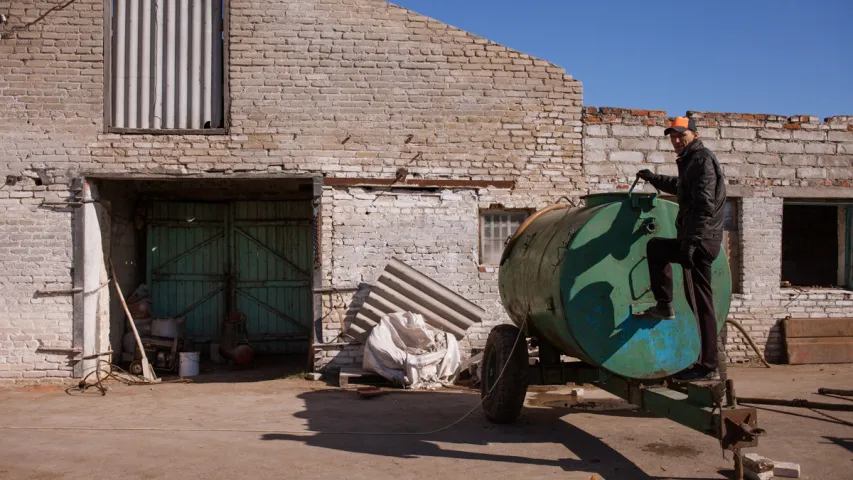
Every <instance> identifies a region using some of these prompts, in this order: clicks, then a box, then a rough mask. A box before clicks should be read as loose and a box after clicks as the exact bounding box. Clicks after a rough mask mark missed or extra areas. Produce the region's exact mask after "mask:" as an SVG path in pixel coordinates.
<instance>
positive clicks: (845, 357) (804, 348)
mask: <svg viewBox="0 0 853 480" xmlns="http://www.w3.org/2000/svg"><path fill="white" fill-rule="evenodd" d="M786 347H787V350H788V363H789V364H791V365H806V364H814V363H853V337H835V338H832V337H821V338H790V339H788V340H787V345H786Z"/></svg>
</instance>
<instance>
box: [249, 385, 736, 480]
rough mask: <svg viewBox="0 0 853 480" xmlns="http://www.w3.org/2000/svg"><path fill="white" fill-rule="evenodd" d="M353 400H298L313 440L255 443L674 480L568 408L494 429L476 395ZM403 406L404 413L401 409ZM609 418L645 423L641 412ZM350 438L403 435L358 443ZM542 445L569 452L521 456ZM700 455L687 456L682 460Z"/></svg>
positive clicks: (332, 393) (345, 394) (533, 411)
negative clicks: (576, 419)
mask: <svg viewBox="0 0 853 480" xmlns="http://www.w3.org/2000/svg"><path fill="white" fill-rule="evenodd" d="M355 395H356V394H355V393H354V392H352V391H340V390H321V391H311V392H305V393H302V394H300V395H299V396H298V398H299V399H301V400H303V401H304V402H305V410H303V411H302V412H299V413H297V414H296V415H295V416H296V417H297V418H300V419H305V420H307V423H308V424H307V428H308V429H310V430H312V431H316V432H319V433H315V434H314V435H312V436H305V435H292V434H285V433H268V434H263V435H262V436H261V438H262V439H263V440H267V441H285V442H300V443H304V444H305V445H308V446H312V447H319V448H326V449H330V450H337V451H342V452H350V453H359V454H367V455H377V456H381V457H391V458H399V459H408V458H422V457H427V458H437V459H438V458H441V459H455V460H479V461H487V462H502V463H505V464H507V466H512V465H517V466H520V465H528V466H542V467H552V468H559V469H561V470H563V471H564V472H585V478H589V476H592V475H594V474H595V475H598V476H601V477H604V478H620V479H628V480H630V479H642V480H648V479H659V478H676V477H671V476H666V477H658V476H652V475H649V474H647V473H646V472H644V471H643V470H641V469H640V468H639V467H638V466H637V465H635V464H634V463H633V462H631V461H630V460H629V459H628V458H626V457H625V456H623V455H622V454H620V453H619V452H618V451H616V450H615V449H613V448H611V447H610V446H609V445H607V444H606V443H604V442H602V441H601V440H600V439H599V438H598V437H596V436H595V435H593V434H591V433H589V432H586V431H585V430H583V429H580V428H578V427H576V426H574V425H572V424H571V423H569V422H567V421H565V420H564V419H563V417H564V416H565V415H566V414H567V413H568V411H567V410H566V409H562V408H525V410H524V412H523V416H522V418H521V419H520V420H519V421H518V422H517V423H515V424H513V425H495V424H492V423H490V422H488V421H487V420H486V419H485V417H484V416H483V415H482V413H481V411H480V410H479V408H478V405H479V400H480V397H479V395H470V394H463V393H449V392H412V391H407V392H392V393H390V394H387V395H383V396H380V397H377V398H374V399H372V400H370V401H361V400H353V398H355ZM403 404H404V405H405V407H404V408H400V407H401V405H403ZM472 408H473V409H474V413H472V414H471V415H469V416H468V417H466V418H465V419H464V420H462V421H461V422H459V423H457V424H455V425H454V426H453V427H452V428H449V429H446V430H443V431H438V432H435V433H431V434H426V435H423V434H420V433H419V432H429V431H435V430H438V429H441V428H442V427H443V426H446V425H449V424H451V423H453V422H454V421H456V420H457V419H459V418H460V417H462V416H463V415H464V414H465V413H466V412H469V411H471V409H472ZM341 412H346V415H341ZM607 414H609V415H619V416H637V415H640V416H646V414H644V413H642V412H639V413H637V412H621V411H620V412H608V413H607ZM342 432H343V433H342ZM356 432H375V433H388V432H397V433H401V435H368V436H360V435H358V434H357V433H356ZM541 443H553V444H556V445H563V446H564V447H565V449H566V450H567V451H566V452H565V453H561V454H560V455H561V456H563V458H541V457H540V458H537V457H536V456H534V455H528V454H526V453H525V452H526V451H527V450H526V449H525V448H524V446H525V444H541ZM653 445H654V444H650V445H647V447H648V448H651V447H652V446H653ZM703 454H705V452H698V451H696V452H692V451H691V452H687V453H683V454H680V455H681V456H695V455H703ZM721 473H723V474H728V472H721ZM716 478H719V477H716ZM709 480H710V479H709Z"/></svg>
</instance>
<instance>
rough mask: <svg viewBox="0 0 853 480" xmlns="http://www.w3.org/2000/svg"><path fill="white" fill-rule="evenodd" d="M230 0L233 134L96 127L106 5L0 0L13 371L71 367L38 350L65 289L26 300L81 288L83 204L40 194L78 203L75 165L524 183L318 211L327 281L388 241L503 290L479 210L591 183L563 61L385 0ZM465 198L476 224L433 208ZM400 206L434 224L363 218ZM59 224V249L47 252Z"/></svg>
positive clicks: (6, 321)
mask: <svg viewBox="0 0 853 480" xmlns="http://www.w3.org/2000/svg"><path fill="white" fill-rule="evenodd" d="M229 5H230V11H229V19H230V26H229V27H230V37H229V40H230V54H231V56H230V58H229V67H230V68H229V70H228V78H229V89H230V94H231V98H230V100H231V102H230V111H229V116H230V121H231V129H230V131H229V133H228V134H227V135H212V136H206V135H127V134H123V135H119V134H112V133H105V129H104V125H103V112H104V103H103V96H104V83H103V82H104V56H103V52H104V38H103V19H104V10H103V9H104V3H103V2H102V1H100V0H76V1H75V2H72V3H70V4H69V5H67V6H66V7H65V8H63V9H57V10H53V11H50V9H51V8H53V7H55V6H56V3H55V2H52V1H49V0H23V1H15V2H11V1H8V0H0V12H3V13H5V14H7V16H8V17H9V23H8V24H7V25H6V26H4V27H2V28H0V33H2V38H0V102H2V106H3V108H2V109H0V130H2V131H3V135H0V152H2V156H0V174H2V175H3V176H4V177H5V176H6V175H11V176H15V177H18V176H21V177H22V181H21V182H18V183H17V184H15V185H10V186H7V187H4V188H2V189H0V238H3V239H6V238H8V239H9V240H10V241H11V242H12V245H13V246H12V247H11V248H9V249H5V250H0V260H1V261H2V262H3V264H4V265H6V264H7V263H8V264H10V265H14V268H12V269H10V270H9V271H8V272H0V288H2V289H3V293H4V294H5V295H4V298H3V299H2V300H0V301H2V302H3V303H0V305H2V308H3V313H5V314H6V315H4V316H3V317H0V375H2V378H7V379H23V378H24V377H29V376H44V375H50V376H65V375H68V374H69V373H70V369H69V367H68V366H67V365H66V364H67V362H66V360H67V359H66V356H65V355H64V354H57V353H53V354H49V355H47V356H45V355H41V354H39V355H36V354H35V353H34V352H35V349H36V348H37V343H38V342H37V340H36V336H38V335H44V336H45V341H47V342H53V344H56V345H57V346H58V347H61V348H68V347H71V338H70V335H71V303H70V297H68V296H66V297H53V298H48V299H42V298H39V299H35V298H33V294H34V292H35V290H36V289H38V288H41V287H42V281H44V282H46V283H50V284H56V285H64V286H66V287H70V283H71V271H70V269H71V260H72V258H71V256H72V248H71V240H70V230H71V221H70V214H69V213H68V212H67V211H65V210H63V211H61V212H54V211H53V210H50V209H44V208H42V209H39V208H37V207H36V205H37V204H39V203H40V202H41V201H42V200H44V199H49V200H51V201H59V200H65V199H67V198H68V197H69V196H70V193H71V192H70V191H69V182H70V180H71V179H72V178H75V177H77V176H81V175H85V176H90V177H91V176H97V175H104V174H111V173H116V172H117V173H121V174H133V175H136V176H151V175H165V176H188V175H194V176H198V175H205V174H226V175H227V174H231V173H241V174H250V173H255V174H258V175H259V176H261V177H262V176H265V175H267V174H276V175H286V174H287V173H289V172H293V173H299V174H305V173H320V174H323V175H326V176H328V177H351V178H383V179H392V178H394V176H395V174H396V172H397V170H398V169H399V168H401V167H405V168H406V169H407V170H408V171H409V178H414V179H442V180H478V181H508V182H514V188H512V189H504V190H483V191H480V192H477V193H472V191H471V190H468V191H461V192H455V191H453V192H447V193H443V194H442V195H444V196H445V197H446V198H444V199H441V198H440V197H430V196H429V194H426V193H409V194H399V195H397V194H394V198H395V199H396V198H399V200H395V202H398V203H399V205H397V204H396V203H395V204H391V203H389V200H388V198H383V199H382V200H381V201H379V200H377V202H376V203H379V204H382V205H383V208H388V209H391V210H390V211H389V212H388V213H382V214H380V213H378V211H377V212H376V214H375V215H374V216H373V217H372V218H371V217H369V216H365V218H364V219H360V217H358V216H355V217H352V216H351V215H350V213H354V212H355V208H356V206H358V205H363V204H364V202H366V201H367V200H366V199H363V198H357V197H358V196H365V195H370V194H369V193H366V192H364V193H348V190H347V189H345V188H344V189H340V190H335V192H337V193H336V194H338V195H343V194H346V195H351V196H352V198H351V199H349V200H346V201H343V200H341V201H336V200H334V198H324V199H323V202H324V207H327V206H333V208H325V209H324V222H325V225H329V224H331V225H333V226H336V227H337V228H338V232H337V233H334V234H333V233H332V231H331V230H329V229H325V230H324V231H323V233H322V234H323V238H324V239H326V238H330V239H331V238H334V241H333V242H328V243H327V242H325V241H324V243H323V249H324V250H323V258H324V260H325V262H326V265H327V266H330V270H329V271H328V272H327V273H328V275H327V276H326V277H324V280H325V281H327V284H325V285H324V287H335V286H338V285H336V283H337V282H339V281H345V282H349V281H356V280H357V279H364V280H369V279H370V277H371V275H373V274H375V273H376V272H377V271H378V270H379V269H381V268H382V267H383V266H384V264H383V262H384V261H385V257H386V256H387V255H389V254H393V253H395V252H397V251H402V255H404V257H406V258H408V259H410V260H411V261H413V262H415V263H420V265H421V266H422V267H425V268H428V269H433V270H434V273H435V274H437V275H442V276H445V277H446V278H447V281H449V282H451V283H453V285H455V286H456V287H458V289H460V290H462V291H463V292H464V293H465V294H471V295H472V296H475V297H477V298H481V299H486V298H490V299H492V300H489V301H490V302H493V301H494V300H493V297H494V293H495V292H494V289H495V288H496V285H495V281H494V278H493V274H489V273H488V272H486V273H482V272H479V271H478V270H477V266H476V265H475V264H472V263H471V259H472V258H473V257H472V255H474V253H473V251H474V248H475V247H476V242H474V243H472V241H473V240H472V238H471V236H470V235H471V232H474V234H476V228H477V227H476V225H477V221H476V218H477V206H478V205H481V204H483V203H485V202H488V203H487V204H486V206H488V205H491V204H493V203H499V204H503V205H505V206H507V207H510V206H512V207H526V208H536V207H543V206H545V205H548V204H549V203H552V202H554V201H556V199H558V198H559V197H560V196H563V195H568V196H575V195H577V194H578V193H581V192H583V191H584V190H585V185H584V182H585V177H584V175H583V169H582V165H581V135H582V125H581V104H582V88H581V84H580V82H578V81H576V80H574V79H573V78H571V76H569V75H567V74H566V72H565V71H564V70H563V69H562V68H560V67H558V66H556V65H553V64H551V63H548V62H546V61H543V60H540V59H537V58H534V57H531V56H529V55H526V54H523V53H520V52H516V51H513V50H510V49H508V48H506V47H504V46H501V45H497V44H495V43H493V42H490V41H488V40H486V39H483V38H480V37H477V36H475V35H472V34H470V33H467V32H464V31H460V30H458V29H455V28H453V27H450V26H448V25H446V24H442V23H440V22H437V21H435V20H432V19H429V18H427V17H424V16H421V15H418V14H417V13H414V12H411V11H408V10H406V9H402V8H399V7H397V6H394V5H392V4H389V3H386V2H383V1H380V0H284V1H282V0H275V1H273V0H240V1H232V2H229ZM48 11H50V12H49V13H47V12H48ZM45 13H47V15H43V14H45ZM37 19H38V21H36V20H37ZM0 178H2V177H0ZM36 179H39V181H40V182H41V183H42V185H41V186H37V185H36ZM457 197H458V198H457ZM412 199H415V200H412ZM410 201H411V202H414V204H412V205H409V204H408V202H410ZM329 202H331V203H329ZM424 202H426V203H424ZM429 202H433V203H435V202H438V203H436V204H435V205H433V204H432V203H429ZM460 202H461V203H464V204H465V205H466V206H465V212H464V216H465V220H462V219H461V218H457V219H456V220H447V221H448V222H450V223H449V224H435V223H431V222H434V221H433V220H431V219H430V220H427V218H428V215H431V214H436V215H444V216H445V218H450V217H453V218H456V217H461V215H462V213H459V212H457V211H455V210H453V207H452V205H454V204H456V203H460ZM335 208H340V209H342V210H339V211H337V212H335V213H332V212H331V210H333V209H335ZM364 208H367V207H364ZM347 209H352V212H349V211H347ZM398 209H399V210H398ZM418 209H421V210H418ZM448 209H449V210H448ZM403 211H406V212H421V213H413V214H414V215H415V217H414V218H416V219H418V221H419V222H422V223H420V224H413V230H412V231H416V232H421V233H422V235H419V236H414V237H413V236H411V235H409V234H404V233H400V234H397V237H396V238H395V239H394V240H393V241H392V242H391V243H387V242H386V241H384V240H382V239H381V238H379V237H378V236H377V235H376V234H375V232H374V231H373V230H370V227H373V226H390V225H392V224H393V223H395V222H398V221H399V222H401V223H403V222H405V221H411V219H408V218H406V217H405V216H404V215H402V214H401V213H399V212H403ZM371 214H374V212H371ZM383 215H386V216H384V217H383ZM368 219H369V220H368ZM435 221H439V220H435ZM441 221H444V220H441ZM16 222H28V223H26V224H19V223H16ZM335 222H339V224H338V225H335ZM359 222H362V223H359ZM463 222H464V223H465V226H464V227H463V226H462V225H461V224H462V223H463ZM438 228H445V229H446V228H453V229H459V232H462V233H464V234H465V235H467V236H463V237H461V238H460V239H457V240H454V241H455V242H457V243H455V244H452V245H451V244H450V243H447V242H450V240H449V239H447V238H441V239H431V237H430V236H429V234H434V229H438ZM462 233H460V235H461V234H462ZM333 235H337V236H334V237H333ZM48 236H49V237H51V238H50V242H51V243H50V245H49V247H50V248H49V249H48V250H47V251H44V252H42V251H41V250H40V249H43V248H47V246H45V245H44V244H43V243H42V241H43V240H45V237H48ZM13 237H14V238H13ZM361 238H366V239H367V240H360V239H361ZM365 241H367V242H370V243H367V244H366V243H364V242H365ZM28 242H29V243H30V244H32V242H36V243H35V246H29V245H28ZM359 242H361V243H359ZM460 242H461V243H460ZM44 243H47V242H46V241H45V242H44ZM410 244H414V245H413V246H411V245H410ZM359 245H361V247H359ZM404 245H405V247H404ZM0 248H5V247H0ZM401 249H402V250H401ZM409 249H413V250H409ZM33 250H34V251H35V253H34V252H33ZM353 252H356V253H357V255H363V257H364V258H362V259H361V260H359V261H358V263H355V264H353V263H347V262H354V261H355V258H354V257H353V255H354V253H353ZM448 252H449V253H448ZM439 255H440V256H439ZM428 257H432V260H429V261H427V260H424V259H425V258H428ZM457 261H459V262H461V263H459V264H458V266H457V263H456V262H457ZM336 262H337V263H336ZM459 269H468V270H465V271H456V270H459ZM470 269H473V270H470ZM469 270H470V271H469ZM36 273H37V275H36ZM481 276H483V278H480V277H481ZM475 300H476V299H475ZM331 301H332V299H331V298H327V299H326V303H327V305H329V306H330V305H331ZM483 301H486V300H483ZM326 313H328V311H327V312H326ZM101 334H103V332H101ZM481 334H482V332H479V333H477V332H474V333H472V335H474V338H475V339H476V338H478V337H477V335H481ZM113 339H115V335H113ZM48 364H49V365H48ZM6 365H8V367H7V366H6ZM13 367H14V368H13ZM24 372H28V373H27V374H26V375H24ZM44 372H50V373H44Z"/></svg>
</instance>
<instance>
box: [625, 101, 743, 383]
mask: <svg viewBox="0 0 853 480" xmlns="http://www.w3.org/2000/svg"><path fill="white" fill-rule="evenodd" d="M664 135H668V136H669V139H670V142H671V143H672V146H673V148H674V149H675V153H676V154H678V158H677V160H676V164H677V165H678V176H677V177H672V176H669V175H659V174H655V173H652V172H651V171H649V170H640V171H639V172H637V176H638V177H639V178H641V179H643V180H645V181H647V182H649V183H651V184H652V185H654V186H655V187H656V188H657V189H658V190H661V191H662V192H665V193H669V194H671V195H677V197H678V215H677V216H676V219H675V227H676V231H677V238H675V239H669V238H654V239H652V240H650V241H649V243H648V245H647V247H646V256H647V257H648V263H649V278H650V280H651V286H652V293H653V294H654V296H655V300H656V301H657V305H655V306H653V307H651V308H650V309H649V310H647V312H646V315H649V316H652V317H656V318H661V319H665V320H671V319H673V318H675V311H674V310H673V308H672V294H673V292H672V290H673V287H672V267H671V264H672V263H678V264H680V265H681V266H682V270H683V272H684V290H685V295H686V296H687V301H688V302H689V303H690V304H691V305H690V306H691V308H692V309H693V312H694V314H695V315H696V318H697V319H698V321H699V332H700V334H701V341H702V352H701V355H700V357H699V359H698V360H697V362H696V363H695V364H694V365H693V366H692V367H691V368H690V369H688V370H685V371H683V372H680V373H679V374H676V375H675V378H677V379H679V380H685V381H699V380H717V379H719V378H720V377H719V371H718V355H717V318H716V314H715V312H714V298H713V291H712V289H711V265H712V263H713V262H714V260H715V259H716V258H717V256H718V255H719V254H720V249H721V247H722V239H723V208H724V206H725V203H726V180H725V178H724V176H723V172H722V170H721V169H720V165H719V162H717V158H716V157H715V156H714V154H713V153H712V152H711V151H710V150H709V149H708V148H707V147H706V146H705V145H704V144H703V143H702V141H701V140H700V139H699V132H698V131H697V130H696V125H695V123H694V121H693V119H692V118H687V117H678V118H676V119H675V121H674V122H673V124H672V126H671V127H669V128H667V129H666V130H665V131H664ZM694 303H695V304H694Z"/></svg>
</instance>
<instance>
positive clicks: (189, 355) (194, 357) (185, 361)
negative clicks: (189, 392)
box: [178, 352, 201, 377]
mask: <svg viewBox="0 0 853 480" xmlns="http://www.w3.org/2000/svg"><path fill="white" fill-rule="evenodd" d="M200 354H201V352H181V353H180V358H181V365H180V367H179V368H178V371H179V373H180V375H181V376H182V377H194V376H196V375H198V366H199V358H200V356H201V355H200Z"/></svg>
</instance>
